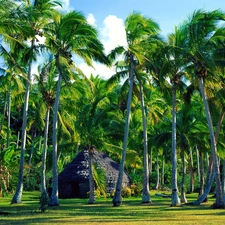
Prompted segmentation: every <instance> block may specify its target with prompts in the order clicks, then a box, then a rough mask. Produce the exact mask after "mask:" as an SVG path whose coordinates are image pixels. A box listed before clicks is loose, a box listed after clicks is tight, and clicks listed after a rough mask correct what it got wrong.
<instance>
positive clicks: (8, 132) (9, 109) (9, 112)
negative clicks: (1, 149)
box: [6, 80, 12, 148]
mask: <svg viewBox="0 0 225 225" xmlns="http://www.w3.org/2000/svg"><path fill="white" fill-rule="evenodd" d="M11 92H12V83H11V80H10V84H9V94H8V123H7V143H6V147H7V148H8V147H9V145H10V119H11Z"/></svg>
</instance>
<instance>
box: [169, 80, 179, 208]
mask: <svg viewBox="0 0 225 225" xmlns="http://www.w3.org/2000/svg"><path fill="white" fill-rule="evenodd" d="M172 105H173V107H172V108H173V109H172V203H171V206H177V205H180V198H179V196H178V187H177V150H176V84H175V83H174V84H173V94H172Z"/></svg>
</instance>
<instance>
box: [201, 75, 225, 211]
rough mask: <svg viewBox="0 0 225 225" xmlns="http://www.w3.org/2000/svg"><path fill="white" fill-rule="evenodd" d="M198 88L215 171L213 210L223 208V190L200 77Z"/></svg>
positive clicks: (214, 141) (209, 116) (212, 132)
mask: <svg viewBox="0 0 225 225" xmlns="http://www.w3.org/2000/svg"><path fill="white" fill-rule="evenodd" d="M199 88H200V92H201V95H202V98H203V102H204V106H205V113H206V118H207V122H208V127H209V133H210V141H211V153H212V159H213V166H214V170H215V180H216V202H215V204H214V207H215V208H224V206H225V205H224V198H223V190H222V185H221V179H220V169H219V163H218V157H217V147H216V139H215V136H214V131H213V124H212V118H211V114H210V111H209V106H208V102H207V99H206V96H205V91H204V84H203V78H202V77H199Z"/></svg>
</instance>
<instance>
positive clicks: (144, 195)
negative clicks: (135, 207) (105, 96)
mask: <svg viewBox="0 0 225 225" xmlns="http://www.w3.org/2000/svg"><path fill="white" fill-rule="evenodd" d="M140 100H141V110H142V123H143V136H144V156H143V158H144V176H143V177H144V179H143V191H142V203H149V202H151V197H150V193H149V169H148V137H147V120H146V113H145V104H144V96H143V87H142V84H141V83H140Z"/></svg>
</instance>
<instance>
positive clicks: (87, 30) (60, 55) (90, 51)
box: [44, 11, 107, 206]
mask: <svg viewBox="0 0 225 225" xmlns="http://www.w3.org/2000/svg"><path fill="white" fill-rule="evenodd" d="M44 31H45V32H46V34H47V36H46V44H47V46H48V47H49V49H50V51H51V52H52V53H53V54H54V55H55V61H56V67H57V69H58V72H59V75H58V83H57V91H56V98H55V105H54V118H53V189H52V195H51V199H50V203H49V204H50V205H51V206H54V205H59V202H58V171H57V128H58V109H59V97H60V88H61V82H62V79H65V80H67V81H69V76H71V74H74V73H73V71H76V66H75V65H74V64H73V60H72V57H73V55H77V56H78V57H81V58H83V59H84V61H85V62H86V63H87V64H88V65H92V60H96V61H99V62H102V63H107V59H106V57H104V54H103V45H102V44H101V43H100V42H99V40H98V37H97V31H96V29H95V28H94V27H92V26H91V25H90V24H88V22H87V21H86V19H85V17H84V15H83V14H82V13H80V12H77V11H72V12H69V13H67V14H57V15H55V16H53V18H52V23H50V24H49V25H48V26H46V27H45V28H44ZM68 31H69V32H68ZM73 79H74V78H73Z"/></svg>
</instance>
